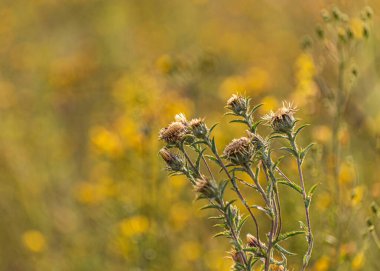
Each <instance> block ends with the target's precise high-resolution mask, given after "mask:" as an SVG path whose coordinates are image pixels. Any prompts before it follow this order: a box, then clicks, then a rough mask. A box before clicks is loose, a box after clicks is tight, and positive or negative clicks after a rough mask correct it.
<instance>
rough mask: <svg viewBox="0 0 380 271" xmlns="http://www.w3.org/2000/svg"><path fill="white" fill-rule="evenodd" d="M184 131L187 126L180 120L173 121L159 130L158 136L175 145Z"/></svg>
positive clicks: (184, 133) (181, 137) (180, 139)
mask: <svg viewBox="0 0 380 271" xmlns="http://www.w3.org/2000/svg"><path fill="white" fill-rule="evenodd" d="M186 133H187V127H186V126H185V125H184V124H183V123H182V122H179V121H175V122H172V123H170V124H169V126H168V127H166V128H162V129H161V130H160V134H159V138H160V139H161V140H164V141H165V142H166V143H167V144H170V145H177V144H179V143H180V142H181V141H182V139H183V138H184V136H185V135H186Z"/></svg>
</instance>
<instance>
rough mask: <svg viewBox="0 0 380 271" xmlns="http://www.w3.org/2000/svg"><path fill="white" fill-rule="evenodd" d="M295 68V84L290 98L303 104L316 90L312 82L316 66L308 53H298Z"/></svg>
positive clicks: (298, 103) (300, 104) (299, 104)
mask: <svg viewBox="0 0 380 271" xmlns="http://www.w3.org/2000/svg"><path fill="white" fill-rule="evenodd" d="M295 69H296V76H295V77H296V83H297V86H296V89H295V91H294V93H293V95H292V100H294V102H295V103H296V104H297V105H298V106H303V105H305V104H306V102H307V101H308V100H309V99H310V98H312V97H314V96H315V95H316V94H317V92H318V88H317V86H316V85H315V82H314V76H315V74H316V68H315V64H314V60H313V57H312V56H311V55H310V54H308V53H302V54H300V55H299V56H298V58H297V60H296V63H295Z"/></svg>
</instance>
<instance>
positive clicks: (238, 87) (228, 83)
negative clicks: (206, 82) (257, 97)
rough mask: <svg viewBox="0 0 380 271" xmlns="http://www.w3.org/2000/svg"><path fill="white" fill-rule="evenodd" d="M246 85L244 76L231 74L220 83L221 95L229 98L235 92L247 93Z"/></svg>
mask: <svg viewBox="0 0 380 271" xmlns="http://www.w3.org/2000/svg"><path fill="white" fill-rule="evenodd" d="M246 92H247V90H246V85H245V80H244V77H243V76H230V77H227V78H226V79H224V81H223V82H222V84H221V85H220V96H221V98H223V99H227V98H229V97H230V96H231V95H232V94H234V93H244V94H245V93H246Z"/></svg>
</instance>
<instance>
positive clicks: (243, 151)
mask: <svg viewBox="0 0 380 271" xmlns="http://www.w3.org/2000/svg"><path fill="white" fill-rule="evenodd" d="M223 154H224V156H225V158H226V159H227V160H229V161H230V162H232V163H233V164H235V165H243V164H246V163H249V161H251V159H252V157H253V155H254V146H253V145H252V143H251V140H250V139H249V138H247V137H241V138H239V139H233V140H232V142H231V143H230V144H228V145H227V146H226V148H225V149H224V152H223Z"/></svg>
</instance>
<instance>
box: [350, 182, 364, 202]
mask: <svg viewBox="0 0 380 271" xmlns="http://www.w3.org/2000/svg"><path fill="white" fill-rule="evenodd" d="M364 192H365V186H364V185H360V186H357V187H355V188H354V189H353V191H352V195H351V203H352V205H353V206H357V205H359V204H360V203H361V202H362V200H363V196H364Z"/></svg>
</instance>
